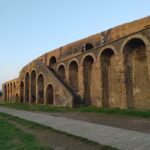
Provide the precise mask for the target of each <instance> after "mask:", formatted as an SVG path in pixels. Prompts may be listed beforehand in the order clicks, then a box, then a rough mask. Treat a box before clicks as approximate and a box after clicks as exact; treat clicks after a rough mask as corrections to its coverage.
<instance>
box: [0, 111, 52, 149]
mask: <svg viewBox="0 0 150 150" xmlns="http://www.w3.org/2000/svg"><path fill="white" fill-rule="evenodd" d="M0 150H50V148H47V147H44V146H42V145H41V144H40V143H39V141H38V140H37V139H36V138H35V137H34V136H33V135H31V134H27V133H25V132H23V131H21V130H20V129H18V128H17V127H16V126H15V125H13V124H11V123H10V122H9V119H8V117H6V116H5V115H4V114H1V113H0Z"/></svg>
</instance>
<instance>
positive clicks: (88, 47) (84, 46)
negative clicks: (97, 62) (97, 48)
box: [82, 43, 94, 52]
mask: <svg viewBox="0 0 150 150" xmlns="http://www.w3.org/2000/svg"><path fill="white" fill-rule="evenodd" d="M93 48H94V46H93V45H92V44H91V43H86V44H83V46H82V51H83V52H84V51H88V50H90V49H93Z"/></svg>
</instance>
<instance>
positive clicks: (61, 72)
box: [58, 65, 66, 80]
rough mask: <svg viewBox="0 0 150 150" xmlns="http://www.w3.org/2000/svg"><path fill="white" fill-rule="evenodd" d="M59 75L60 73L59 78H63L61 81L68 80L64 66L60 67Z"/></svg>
mask: <svg viewBox="0 0 150 150" xmlns="http://www.w3.org/2000/svg"><path fill="white" fill-rule="evenodd" d="M58 73H59V76H60V77H61V79H63V80H64V79H65V78H66V76H65V67H64V66H63V65H60V66H59V68H58Z"/></svg>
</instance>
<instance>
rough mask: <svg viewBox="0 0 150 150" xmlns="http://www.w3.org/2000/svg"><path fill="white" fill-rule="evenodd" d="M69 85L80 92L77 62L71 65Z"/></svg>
mask: <svg viewBox="0 0 150 150" xmlns="http://www.w3.org/2000/svg"><path fill="white" fill-rule="evenodd" d="M69 83H70V85H71V87H72V89H74V90H75V91H77V90H78V64H77V62H76V61H72V62H71V63H70V64H69Z"/></svg>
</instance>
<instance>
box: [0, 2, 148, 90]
mask: <svg viewBox="0 0 150 150" xmlns="http://www.w3.org/2000/svg"><path fill="white" fill-rule="evenodd" d="M88 2H89V3H88ZM94 2H95V3H94ZM85 3H86V5H85ZM29 4H30V5H29ZM98 4H99V5H98ZM100 4H101V2H99V0H93V1H92V2H91V1H88V0H86V1H85V0H82V2H81V1H79V0H77V1H76V2H75V1H71V2H70V1H69V0H62V1H61V2H59V1H58V0H56V1H55V2H54V1H51V2H50V1H48V0H44V1H40V0H31V1H29V0H26V1H21V2H20V1H18V0H14V1H13V2H12V1H11V0H5V1H4V0H2V1H1V2H0V8H1V9H0V17H1V22H2V23H1V25H0V33H1V34H0V41H1V44H0V50H1V55H0V64H1V68H2V72H1V75H0V85H2V84H3V83H4V82H6V81H9V80H13V79H15V78H18V77H19V72H20V70H21V69H22V68H23V67H24V66H25V65H26V64H28V63H29V62H31V61H32V60H33V59H36V58H37V57H39V56H40V55H42V54H44V53H47V52H49V51H51V50H54V49H56V48H59V47H61V46H63V45H67V44H69V43H72V42H75V41H78V40H80V39H84V38H86V37H88V36H90V35H93V34H96V33H100V32H102V31H106V30H108V29H110V28H113V27H116V26H119V25H122V24H125V23H128V22H132V21H135V20H137V19H141V18H144V17H147V16H149V8H148V6H149V5H148V4H150V2H149V1H148V0H143V1H140V2H139V1H135V0H133V1H132V2H130V1H129V0H127V1H126V2H120V1H119V0H116V1H115V2H114V3H113V4H111V3H110V1H108V0H106V1H105V2H102V6H104V7H103V8H101V9H98V8H99V7H98V6H100ZM108 4H111V5H108ZM120 5H121V6H124V7H123V8H122V7H120ZM35 6H36V7H35ZM53 6H54V7H53ZM85 6H86V7H85ZM92 6H93V7H92ZM133 6H134V7H133ZM91 7H92V11H93V12H91V11H90V13H88V11H87V8H88V10H91ZM40 8H41V9H40ZM76 8H78V9H76ZM114 8H116V9H114ZM117 8H118V9H117ZM127 8H128V9H127ZM57 9H58V10H59V11H58V12H57ZM106 9H108V10H110V11H109V12H107V13H106V14H105V16H103V12H105V10H106ZM27 10H28V11H27ZM39 10H40V11H39ZM108 10H107V11H108ZM137 10H140V11H137ZM69 13H70V14H69ZM90 19H91V20H90ZM67 21H68V23H67ZM0 89H1V86H0Z"/></svg>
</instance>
